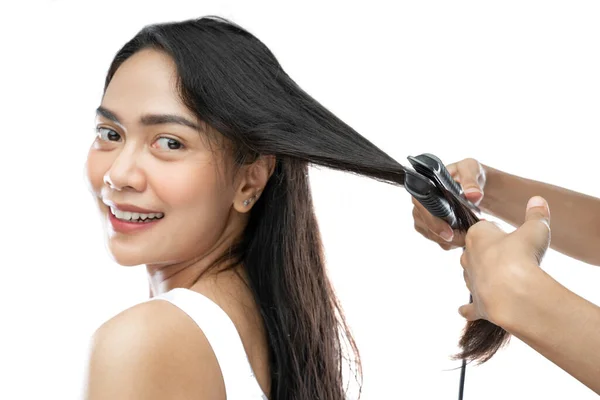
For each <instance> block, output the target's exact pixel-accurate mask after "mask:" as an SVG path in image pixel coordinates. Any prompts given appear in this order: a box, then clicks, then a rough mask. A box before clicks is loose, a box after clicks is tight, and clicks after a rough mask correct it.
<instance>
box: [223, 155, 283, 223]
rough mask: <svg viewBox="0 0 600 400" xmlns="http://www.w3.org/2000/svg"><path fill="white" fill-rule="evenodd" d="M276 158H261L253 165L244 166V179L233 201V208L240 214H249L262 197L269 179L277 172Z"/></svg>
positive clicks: (241, 180)
mask: <svg viewBox="0 0 600 400" xmlns="http://www.w3.org/2000/svg"><path fill="white" fill-rule="evenodd" d="M275 163H276V159H275V156H260V157H259V158H258V159H257V160H256V161H254V162H253V163H252V164H250V165H247V166H244V168H243V169H242V170H241V172H242V174H243V175H242V177H241V179H240V183H239V185H238V188H237V191H236V194H235V196H234V199H233V207H234V208H235V210H236V211H238V212H240V213H247V212H248V211H250V210H251V209H252V206H253V205H254V203H256V201H257V200H258V198H259V197H260V195H261V193H262V191H263V189H264V187H265V186H266V185H267V182H268V181H269V178H270V177H271V175H273V171H274V170H275Z"/></svg>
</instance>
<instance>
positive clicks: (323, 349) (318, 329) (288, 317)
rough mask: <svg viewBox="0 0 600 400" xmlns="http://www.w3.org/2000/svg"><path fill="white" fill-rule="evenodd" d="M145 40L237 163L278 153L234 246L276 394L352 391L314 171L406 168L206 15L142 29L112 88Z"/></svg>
mask: <svg viewBox="0 0 600 400" xmlns="http://www.w3.org/2000/svg"><path fill="white" fill-rule="evenodd" d="M145 48H152V49H156V50H159V51H163V52H165V53H166V54H168V55H169V56H170V57H171V58H172V59H173V60H174V62H175V64H176V68H177V72H178V89H179V93H180V95H181V99H182V101H183V102H184V104H185V105H186V106H187V107H188V108H189V109H190V110H191V111H192V112H194V113H195V114H196V115H197V116H198V118H199V119H200V120H202V121H204V122H206V123H207V124H208V125H209V126H211V127H212V128H214V129H215V130H216V131H218V132H219V133H220V134H222V135H223V136H224V137H225V138H226V139H228V142H230V143H231V146H232V151H233V155H234V157H235V160H236V161H237V162H238V164H241V163H245V162H251V161H253V160H255V159H256V158H257V157H258V156H260V155H273V156H275V157H276V165H275V170H274V172H273V175H272V176H271V178H270V179H269V181H268V183H267V185H266V187H265V188H264V191H263V194H262V195H261V197H260V198H259V200H258V201H257V203H256V204H255V206H254V207H253V209H252V211H251V213H250V218H249V222H248V225H247V227H246V229H245V232H244V235H243V238H241V240H240V242H239V243H238V244H237V245H236V247H235V248H233V249H231V251H230V252H228V257H230V259H233V260H236V262H239V263H242V264H243V265H244V267H245V268H246V272H247V276H248V281H249V286H250V288H251V290H252V292H253V294H254V298H255V301H256V303H257V304H258V307H259V309H260V312H261V314H262V318H263V321H264V324H265V328H266V332H267V339H268V344H269V353H270V354H269V358H270V361H269V365H270V377H271V393H270V396H269V397H270V398H271V399H272V400H283V399H285V400H293V399H303V400H304V399H320V400H341V399H343V398H345V391H346V389H345V385H344V382H343V381H344V379H343V370H344V363H345V362H346V361H349V362H350V364H352V365H354V366H355V367H356V369H353V370H354V372H355V376H356V378H358V379H361V368H360V358H359V353H358V349H357V347H356V344H355V342H354V340H353V338H352V334H351V332H350V331H349V329H348V326H347V325H346V322H345V319H344V316H343V312H342V309H341V307H340V305H339V303H338V300H337V298H336V296H335V293H334V291H333V288H332V286H331V284H330V282H329V279H328V278H327V274H326V270H325V263H324V257H323V252H322V244H321V238H320V234H319V229H318V225H317V221H316V218H315V212H314V208H313V203H312V198H311V191H310V185H309V179H308V167H309V165H310V164H315V165H322V166H326V167H330V168H334V169H337V170H343V171H347V172H351V173H356V174H361V175H366V176H369V177H371V178H374V179H378V180H381V181H384V182H388V183H392V184H397V185H403V184H404V178H405V169H404V167H403V166H402V165H400V164H399V163H397V162H396V161H394V160H393V159H392V158H391V157H390V156H388V155H387V154H386V153H384V152H383V151H381V150H380V149H379V148H377V147H376V146H375V145H373V144H372V143H371V142H370V141H368V140H367V139H366V138H364V137H363V136H361V135H360V134H359V133H357V132H356V131H355V130H354V129H352V128H351V127H350V126H348V125H347V124H345V123H344V122H343V121H341V120H340V119H339V118H337V117H336V116H335V115H333V114H332V113H331V112H330V111H328V110H327V109H326V108H325V107H323V106H322V105H321V104H319V103H318V102H317V101H316V100H315V99H313V98H312V97H310V96H309V95H308V94H307V93H305V92H304V91H303V90H302V89H301V88H300V87H298V85H296V83H295V82H294V81H293V80H292V79H291V78H290V77H289V76H288V75H287V74H286V73H285V71H284V70H283V68H282V67H281V65H280V64H279V62H278V61H277V59H276V58H275V56H274V55H273V54H272V53H271V51H270V50H269V49H268V48H267V47H266V46H265V45H264V44H263V43H262V42H261V41H260V40H258V39H257V38H256V37H254V36H253V35H252V34H250V33H249V32H247V31H246V30H244V29H243V28H241V27H239V26H237V25H235V24H234V23H232V22H230V21H227V20H225V19H222V18H219V17H205V18H201V19H193V20H187V21H183V22H175V23H163V24H154V25H149V26H146V27H144V28H143V29H142V30H141V31H140V32H139V33H138V34H137V35H136V36H135V37H134V38H133V39H131V40H130V41H129V42H127V43H126V44H125V45H124V46H123V48H121V49H120V50H119V52H118V53H117V55H116V56H115V58H114V60H113V62H112V64H111V66H110V69H109V72H108V74H107V77H106V83H105V90H106V87H107V86H108V84H109V83H110V81H111V79H112V77H113V75H114V73H115V72H116V70H117V69H118V68H119V66H120V65H121V64H122V63H123V62H124V61H125V60H126V59H128V58H129V57H130V56H132V55H133V54H134V53H136V52H137V51H139V50H141V49H145ZM463 212H464V213H468V212H467V211H464V210H463ZM462 223H463V228H464V229H465V230H466V229H467V228H468V226H470V224H472V223H474V221H473V220H472V219H469V218H467V217H463V218H462ZM488 324H489V323H488ZM467 334H468V332H467ZM344 338H345V339H346V340H347V342H346V341H345V340H344ZM346 343H347V344H349V345H350V352H351V353H352V354H346V353H345V349H344V344H346ZM485 347H486V345H484V346H483V348H485ZM472 354H473V355H475V356H477V355H478V354H482V352H481V351H474V352H472ZM348 358H351V359H353V360H348Z"/></svg>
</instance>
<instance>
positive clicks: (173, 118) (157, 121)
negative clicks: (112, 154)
mask: <svg viewBox="0 0 600 400" xmlns="http://www.w3.org/2000/svg"><path fill="white" fill-rule="evenodd" d="M96 114H97V115H100V116H102V117H104V118H106V119H108V120H111V121H113V122H114V123H116V124H119V125H122V124H121V122H120V121H119V117H118V116H117V114H116V113H115V112H113V111H110V110H109V109H107V108H106V107H103V106H100V107H98V108H97V109H96ZM140 123H141V124H142V125H146V126H151V125H162V124H178V125H182V126H187V127H188V128H192V129H194V130H197V131H200V130H201V128H200V126H198V124H196V123H194V122H192V121H190V120H189V119H187V118H185V117H182V116H180V115H175V114H145V115H142V117H141V118H140Z"/></svg>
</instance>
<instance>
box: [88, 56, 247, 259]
mask: <svg viewBox="0 0 600 400" xmlns="http://www.w3.org/2000/svg"><path fill="white" fill-rule="evenodd" d="M97 114H98V117H97V123H96V130H97V137H96V139H95V141H94V143H93V145H92V146H91V148H90V151H89V154H88V160H87V176H88V179H89V182H90V186H91V188H92V190H93V193H94V195H95V196H96V198H97V200H98V205H99V207H100V211H101V213H102V216H103V220H104V221H105V222H106V229H107V233H108V245H109V246H108V247H109V250H110V252H111V253H112V255H113V257H114V258H115V260H116V261H117V262H118V263H119V264H122V265H139V264H148V265H161V264H169V263H177V262H185V261H187V260H193V259H198V258H202V257H204V256H206V254H208V253H210V252H211V251H212V250H213V249H215V248H216V247H218V246H219V245H220V244H222V242H223V241H225V240H227V238H229V237H231V236H235V232H240V231H241V229H243V225H244V223H245V218H244V217H245V215H244V213H245V212H246V211H247V210H248V208H249V207H247V206H244V205H243V201H244V200H245V199H246V198H249V197H252V193H253V190H254V188H253V187H252V185H249V184H248V182H244V179H245V178H244V177H242V178H241V179H240V178H238V177H237V176H238V175H236V177H234V176H232V175H230V174H229V175H228V172H227V171H231V170H232V168H228V164H227V162H228V161H227V160H228V159H229V158H228V157H227V153H226V152H225V151H224V150H222V149H221V147H222V146H215V143H214V142H212V141H211V143H210V144H209V142H208V140H207V136H206V133H205V131H203V130H204V128H203V124H202V122H201V121H199V120H198V119H197V117H196V116H195V115H194V114H193V113H192V112H191V111H190V110H189V109H187V108H186V107H185V106H184V105H183V104H182V101H181V100H180V97H179V95H178V92H177V89H176V68H175V65H174V63H173V61H172V60H171V58H169V57H168V56H167V55H166V54H164V53H161V52H158V51H155V50H142V51H140V52H138V53H136V54H134V55H133V56H131V57H130V58H129V59H127V61H125V62H124V63H123V64H122V65H121V66H120V67H119V69H118V70H117V71H116V73H115V75H114V77H113V78H112V81H111V82H110V84H109V85H108V87H107V89H106V92H105V94H104V97H103V99H102V103H101V105H100V107H99V109H98V113H97ZM111 207H112V211H111ZM114 214H116V216H115V215H114ZM136 218H137V221H124V220H130V219H136Z"/></svg>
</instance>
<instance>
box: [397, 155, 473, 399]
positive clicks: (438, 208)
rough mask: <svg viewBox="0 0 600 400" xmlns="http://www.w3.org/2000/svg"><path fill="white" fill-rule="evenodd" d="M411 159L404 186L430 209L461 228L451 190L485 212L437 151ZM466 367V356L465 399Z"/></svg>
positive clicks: (462, 382)
mask: <svg viewBox="0 0 600 400" xmlns="http://www.w3.org/2000/svg"><path fill="white" fill-rule="evenodd" d="M408 161H409V162H410V163H411V165H412V166H413V168H414V171H411V170H408V169H407V170H406V179H405V182H404V187H405V188H406V190H407V191H408V193H410V194H411V195H412V196H413V197H414V198H415V199H416V200H417V201H418V202H419V203H421V205H423V207H425V209H427V211H429V212H430V213H431V214H432V215H434V216H436V217H438V218H441V219H442V220H444V221H446V222H447V223H448V225H450V227H451V228H452V229H457V228H458V227H459V221H458V218H457V214H456V210H455V209H454V207H453V206H452V204H450V202H449V201H448V200H447V199H446V196H445V195H444V193H443V192H442V190H445V191H446V193H450V195H452V196H454V198H455V199H456V200H458V202H460V203H462V204H463V205H464V206H466V207H468V208H470V209H472V210H474V211H476V212H478V213H480V212H481V211H480V210H479V208H478V207H477V206H476V205H475V204H473V203H472V202H470V201H469V200H468V199H467V198H466V196H465V194H464V192H463V190H462V187H461V186H460V184H459V183H458V182H456V181H455V180H454V179H453V178H452V176H451V175H450V172H449V171H448V170H447V169H446V167H445V166H444V164H443V163H442V161H441V160H440V159H439V158H437V157H436V156H434V155H433V154H429V153H425V154H421V155H419V156H416V157H410V156H409V157H408ZM472 301H473V298H472V297H471V298H470V299H469V302H472ZM466 368H467V363H466V360H464V359H463V360H462V366H461V371H460V384H459V388H458V399H459V400H462V398H463V392H464V386H465V374H466Z"/></svg>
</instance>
